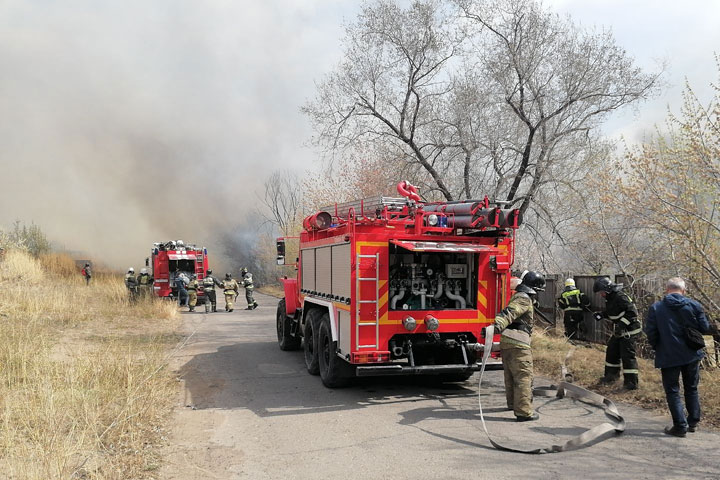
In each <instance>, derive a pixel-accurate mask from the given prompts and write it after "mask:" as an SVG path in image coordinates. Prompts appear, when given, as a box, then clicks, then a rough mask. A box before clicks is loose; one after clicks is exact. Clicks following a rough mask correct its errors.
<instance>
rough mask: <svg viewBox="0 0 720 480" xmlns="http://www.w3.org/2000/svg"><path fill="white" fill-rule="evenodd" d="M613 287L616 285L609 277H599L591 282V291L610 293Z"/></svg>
mask: <svg viewBox="0 0 720 480" xmlns="http://www.w3.org/2000/svg"><path fill="white" fill-rule="evenodd" d="M615 287H616V285H615V284H614V283H613V282H612V280H610V277H600V278H598V279H597V280H595V283H594V284H593V292H595V293H598V292H605V293H610V292H612V291H613V289H614V288H615Z"/></svg>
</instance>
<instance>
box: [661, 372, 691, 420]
mask: <svg viewBox="0 0 720 480" xmlns="http://www.w3.org/2000/svg"><path fill="white" fill-rule="evenodd" d="M660 372H661V373H662V382H663V388H664V389H665V397H666V398H667V403H668V407H669V408H670V415H672V419H673V425H674V426H676V427H678V428H682V429H683V430H687V428H688V424H689V425H692V426H695V425H697V423H698V422H699V421H700V396H699V395H698V383H699V382H700V361H699V360H698V361H696V362H692V363H688V364H687V365H681V366H679V367H670V368H661V369H660ZM680 375H682V380H683V390H684V393H685V406H686V407H687V411H688V415H687V418H686V417H685V409H684V408H683V404H682V399H681V398H680Z"/></svg>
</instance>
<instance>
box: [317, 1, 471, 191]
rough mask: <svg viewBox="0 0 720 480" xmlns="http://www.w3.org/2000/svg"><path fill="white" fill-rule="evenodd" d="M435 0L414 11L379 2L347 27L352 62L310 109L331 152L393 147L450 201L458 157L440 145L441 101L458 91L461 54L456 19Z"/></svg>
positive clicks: (340, 68) (334, 76) (327, 80)
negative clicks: (456, 61) (454, 76)
mask: <svg viewBox="0 0 720 480" xmlns="http://www.w3.org/2000/svg"><path fill="white" fill-rule="evenodd" d="M446 13H447V12H444V10H443V8H441V7H440V3H439V2H437V1H434V0H427V1H417V2H414V3H413V4H412V6H411V7H410V8H408V9H403V8H401V7H399V6H398V5H396V4H395V2H392V1H387V0H379V1H376V2H374V3H372V4H370V5H366V6H365V7H364V8H363V10H362V13H361V14H360V16H359V18H358V20H357V22H355V23H354V24H351V25H349V26H348V27H347V29H346V35H345V44H346V48H345V58H344V60H343V61H342V63H341V64H340V65H339V66H338V67H337V68H336V69H335V71H334V72H332V73H331V74H329V75H328V76H327V77H326V78H325V79H324V80H323V81H322V82H321V83H320V84H319V85H318V94H317V97H316V98H315V99H314V100H313V101H311V102H309V103H308V104H307V105H305V107H304V108H303V111H304V112H305V113H306V114H307V115H308V116H309V118H310V119H311V121H312V122H313V124H314V126H315V128H316V130H317V132H318V137H317V138H316V140H317V142H318V143H319V144H321V145H324V146H327V147H329V148H330V149H331V150H336V149H342V148H348V147H353V146H356V145H358V144H361V143H364V142H368V141H370V142H379V143H383V144H386V145H389V146H392V147H393V148H394V149H395V150H396V155H395V157H396V158H400V159H403V158H404V159H411V162H412V163H414V164H416V165H417V166H418V167H419V169H421V171H422V175H420V177H421V178H422V176H423V175H427V177H428V178H429V179H430V180H431V182H432V183H431V184H430V187H431V188H432V189H437V190H438V191H439V192H440V193H441V194H442V195H443V197H444V198H446V199H447V200H452V199H454V198H455V193H453V185H452V184H451V183H449V178H452V177H449V176H448V175H447V174H446V170H447V168H448V164H449V163H450V161H451V159H449V158H447V157H446V156H445V155H444V153H445V151H446V148H447V146H446V145H444V144H443V143H441V142H440V141H439V140H440V139H441V137H442V135H441V132H442V130H443V129H444V128H447V125H446V124H445V122H444V121H443V119H442V114H443V111H442V107H443V103H442V101H441V99H442V97H443V96H445V95H447V93H448V91H450V90H451V88H452V81H451V78H450V77H449V75H448V65H449V63H450V61H451V60H452V59H453V58H454V57H455V56H456V55H457V54H458V50H457V47H458V41H457V40H456V39H454V38H453V36H452V35H451V33H450V31H451V25H450V24H449V22H450V20H451V18H449V17H448V16H447V14H446Z"/></svg>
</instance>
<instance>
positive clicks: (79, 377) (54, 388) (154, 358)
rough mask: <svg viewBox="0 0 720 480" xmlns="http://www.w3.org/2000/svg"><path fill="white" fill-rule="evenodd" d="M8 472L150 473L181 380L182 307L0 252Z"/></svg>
mask: <svg viewBox="0 0 720 480" xmlns="http://www.w3.org/2000/svg"><path fill="white" fill-rule="evenodd" d="M0 291H2V292H3V293H2V295H1V296H0V472H2V473H0V477H4V476H6V477H7V478H23V479H49V478H53V479H54V478H97V479H125V478H151V477H152V476H153V471H154V470H155V469H156V468H157V466H158V458H157V448H155V447H156V446H157V445H158V444H159V442H160V441H161V437H162V431H163V430H162V429H163V424H164V419H165V417H166V415H167V414H168V413H169V410H170V404H171V402H172V398H173V393H174V389H175V386H174V382H173V381H172V379H171V377H170V375H169V374H168V372H167V371H166V369H165V365H166V360H167V355H168V350H169V347H170V346H171V345H172V344H174V343H176V341H177V339H178V337H177V336H175V335H174V333H173V332H174V329H175V327H176V322H177V319H176V307H175V305H174V304H172V303H168V302H163V301H160V300H155V301H147V302H140V303H138V304H133V305H131V304H129V302H128V300H127V293H126V290H125V287H124V285H123V282H122V278H121V277H118V276H114V275H110V274H105V275H102V274H98V275H96V276H94V277H93V282H92V283H91V285H90V286H85V283H84V280H83V278H82V277H81V276H80V275H79V273H78V271H77V268H76V267H75V265H74V263H73V262H72V260H71V259H69V258H67V257H63V256H58V255H49V256H46V257H42V258H40V259H34V258H32V257H29V256H28V255H26V254H24V253H22V252H17V251H11V252H8V253H7V254H6V256H5V259H4V261H3V262H2V263H0Z"/></svg>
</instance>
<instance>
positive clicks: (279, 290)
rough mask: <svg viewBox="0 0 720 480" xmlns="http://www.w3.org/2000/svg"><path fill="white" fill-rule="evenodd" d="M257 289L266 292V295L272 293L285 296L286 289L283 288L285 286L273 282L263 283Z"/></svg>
mask: <svg viewBox="0 0 720 480" xmlns="http://www.w3.org/2000/svg"><path fill="white" fill-rule="evenodd" d="M257 290H258V292H260V293H264V294H265V295H270V296H271V297H276V298H285V290H283V286H282V285H279V284H274V283H273V284H269V285H263V286H262V287H260V288H258V289H257Z"/></svg>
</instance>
